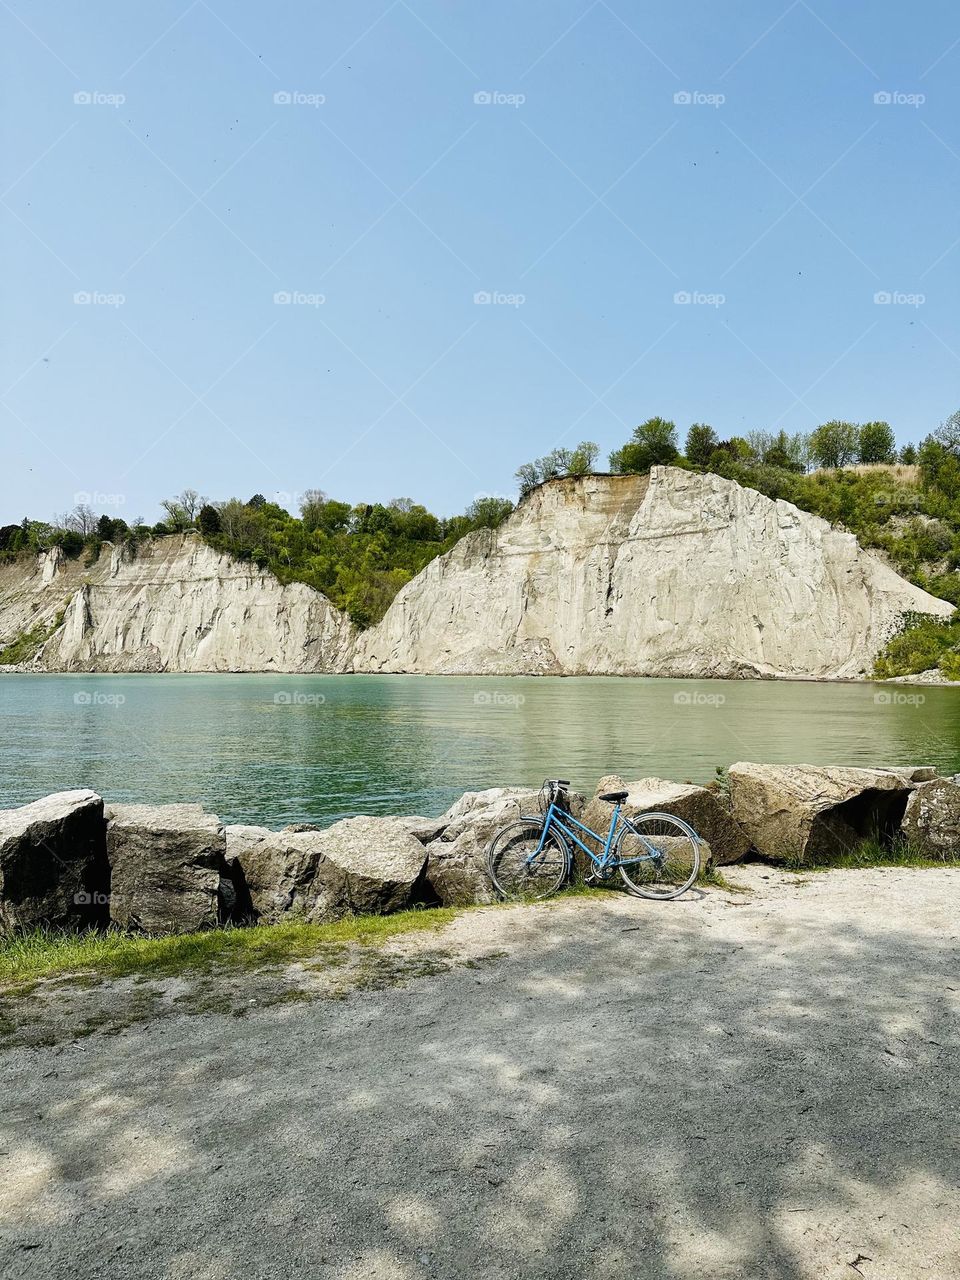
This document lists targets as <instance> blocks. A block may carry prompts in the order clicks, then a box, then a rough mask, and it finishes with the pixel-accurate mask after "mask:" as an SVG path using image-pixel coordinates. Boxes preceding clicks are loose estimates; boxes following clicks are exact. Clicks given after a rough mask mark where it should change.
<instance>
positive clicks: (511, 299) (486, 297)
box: [473, 289, 527, 307]
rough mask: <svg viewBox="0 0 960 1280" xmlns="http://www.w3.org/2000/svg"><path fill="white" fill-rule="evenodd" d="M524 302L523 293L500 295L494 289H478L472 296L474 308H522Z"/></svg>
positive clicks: (525, 298)
mask: <svg viewBox="0 0 960 1280" xmlns="http://www.w3.org/2000/svg"><path fill="white" fill-rule="evenodd" d="M526 300H527V295H526V294H525V293H500V292H498V291H497V290H496V289H492V290H491V289H478V290H477V292H476V293H475V294H474V295H473V305H474V306H475V307H522V306H523V304H524V303H525V302H526Z"/></svg>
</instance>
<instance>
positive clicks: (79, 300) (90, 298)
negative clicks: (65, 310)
mask: <svg viewBox="0 0 960 1280" xmlns="http://www.w3.org/2000/svg"><path fill="white" fill-rule="evenodd" d="M126 300H127V295H126V294H125V293H100V292H99V291H98V290H96V289H79V290H78V291H77V292H76V293H75V294H74V295H73V305H74V306H75V307H122V306H123V304H124V303H125V302H126Z"/></svg>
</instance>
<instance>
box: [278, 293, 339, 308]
mask: <svg viewBox="0 0 960 1280" xmlns="http://www.w3.org/2000/svg"><path fill="white" fill-rule="evenodd" d="M326 300H327V295H326V294H325V293H301V292H300V290H299V289H279V290H278V291H277V292H276V293H275V294H274V295H273V305H274V306H275V307H322V306H323V304H324V303H325V302H326Z"/></svg>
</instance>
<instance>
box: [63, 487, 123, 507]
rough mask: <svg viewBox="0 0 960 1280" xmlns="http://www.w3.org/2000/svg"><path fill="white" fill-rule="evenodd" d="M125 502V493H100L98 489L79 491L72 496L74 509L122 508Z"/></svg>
mask: <svg viewBox="0 0 960 1280" xmlns="http://www.w3.org/2000/svg"><path fill="white" fill-rule="evenodd" d="M126 501H127V495H126V494H125V493H101V492H100V490H99V489H94V490H92V491H91V490H87V489H81V490H80V491H79V493H75V494H74V495H73V505H74V506H75V507H122V506H123V505H124V504H125V502H126Z"/></svg>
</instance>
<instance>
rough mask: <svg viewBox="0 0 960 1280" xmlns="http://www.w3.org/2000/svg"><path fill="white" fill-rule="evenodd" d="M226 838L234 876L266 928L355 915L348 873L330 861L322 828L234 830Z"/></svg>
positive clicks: (228, 830)
mask: <svg viewBox="0 0 960 1280" xmlns="http://www.w3.org/2000/svg"><path fill="white" fill-rule="evenodd" d="M304 825H306V824H304ZM226 838H227V866H228V868H229V874H230V877H231V879H232V880H233V882H234V884H236V885H237V886H238V887H239V896H240V898H241V900H242V901H243V902H244V903H246V904H248V908H249V909H248V915H249V917H250V918H252V919H254V920H256V921H258V922H259V923H260V924H278V923H279V922H280V921H281V920H308V921H311V922H320V921H327V920H335V919H337V918H338V917H339V916H341V915H344V914H346V913H347V911H348V910H349V908H348V906H347V905H346V902H347V875H346V872H344V871H342V870H341V869H340V868H338V867H337V866H335V865H334V864H333V863H326V862H325V859H324V853H323V834H322V832H321V830H320V828H318V827H310V828H308V829H306V830H297V829H296V828H294V827H289V828H285V829H284V830H283V831H268V830H267V829H266V827H248V826H229V827H227V828H226Z"/></svg>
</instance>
